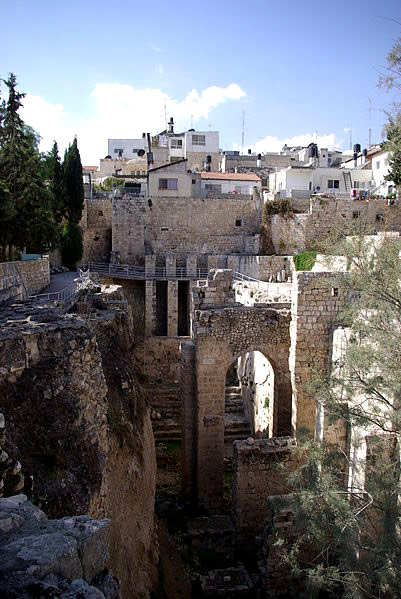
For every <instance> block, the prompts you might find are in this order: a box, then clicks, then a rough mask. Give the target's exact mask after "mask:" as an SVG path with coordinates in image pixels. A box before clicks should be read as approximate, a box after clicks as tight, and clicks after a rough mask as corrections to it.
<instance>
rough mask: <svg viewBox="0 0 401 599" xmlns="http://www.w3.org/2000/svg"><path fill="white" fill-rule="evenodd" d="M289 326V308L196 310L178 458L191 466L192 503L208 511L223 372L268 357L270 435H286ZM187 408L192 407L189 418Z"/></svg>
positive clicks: (219, 454) (218, 482) (216, 500)
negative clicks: (255, 354)
mask: <svg viewBox="0 0 401 599" xmlns="http://www.w3.org/2000/svg"><path fill="white" fill-rule="evenodd" d="M289 324H290V314H289V311H285V310H275V309H272V308H268V307H258V308H249V307H244V306H241V307H234V308H224V309H222V310H218V311H217V310H216V311H199V312H197V313H196V319H195V321H194V326H193V331H194V334H193V340H192V345H193V369H194V377H193V392H192V401H191V400H190V398H189V397H188V396H185V394H183V398H184V401H186V402H187V405H185V403H184V404H183V413H184V421H185V422H186V424H184V430H183V448H184V460H185V455H186V456H187V459H191V460H192V464H193V468H194V470H195V476H194V481H195V482H194V484H195V494H196V498H197V501H198V503H199V504H201V505H204V506H205V507H206V508H208V509H210V510H216V509H217V510H218V508H219V506H220V503H221V497H222V488H223V484H222V483H223V462H224V415H225V378H226V372H227V370H228V368H229V367H230V365H231V364H232V363H233V362H234V361H235V360H238V358H239V357H240V356H242V355H245V354H247V353H250V352H252V351H259V352H261V353H262V354H263V355H264V356H265V357H266V358H267V359H268V360H269V362H270V363H271V365H272V368H273V370H274V401H273V422H272V428H271V433H272V434H273V436H280V435H287V434H291V433H292V431H291V395H292V394H291V381H290V372H289V348H290V334H289ZM189 406H191V408H190V407H189ZM188 409H191V410H192V415H191V417H189V414H188ZM185 410H187V411H186V412H185ZM187 441H188V442H189V445H190V446H191V448H192V451H193V452H194V453H193V456H192V457H189V456H188V452H187V448H188V447H189V445H187ZM187 465H188V462H187ZM184 466H185V464H184ZM186 480H188V476H187V477H186Z"/></svg>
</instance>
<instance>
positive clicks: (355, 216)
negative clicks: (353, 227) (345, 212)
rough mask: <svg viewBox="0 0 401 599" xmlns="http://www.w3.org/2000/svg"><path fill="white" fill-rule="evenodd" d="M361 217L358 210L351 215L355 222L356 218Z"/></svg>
mask: <svg viewBox="0 0 401 599" xmlns="http://www.w3.org/2000/svg"><path fill="white" fill-rule="evenodd" d="M360 215H361V213H360V212H359V210H354V212H353V213H352V218H353V219H354V220H356V219H357V218H359V217H360Z"/></svg>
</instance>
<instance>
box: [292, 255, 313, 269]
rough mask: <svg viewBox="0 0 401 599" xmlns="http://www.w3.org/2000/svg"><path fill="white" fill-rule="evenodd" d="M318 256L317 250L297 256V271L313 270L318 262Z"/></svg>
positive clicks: (295, 260) (295, 262) (295, 257)
mask: <svg viewBox="0 0 401 599" xmlns="http://www.w3.org/2000/svg"><path fill="white" fill-rule="evenodd" d="M316 256H317V251H316V250H310V251H309V252H301V253H300V254H295V256H294V264H295V270H312V268H313V265H314V264H315V262H316Z"/></svg>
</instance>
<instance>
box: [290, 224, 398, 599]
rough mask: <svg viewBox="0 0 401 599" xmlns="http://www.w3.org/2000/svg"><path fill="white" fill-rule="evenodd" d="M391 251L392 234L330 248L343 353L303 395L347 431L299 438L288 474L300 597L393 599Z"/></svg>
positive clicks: (394, 314)
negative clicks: (343, 264)
mask: <svg viewBox="0 0 401 599" xmlns="http://www.w3.org/2000/svg"><path fill="white" fill-rule="evenodd" d="M400 252H401V241H400V239H397V238H384V239H380V238H379V239H378V238H376V237H374V236H373V237H367V236H365V235H363V234H360V235H358V236H354V237H348V238H345V239H343V240H342V241H341V242H340V244H339V246H338V247H337V251H336V253H337V254H338V255H342V256H345V257H346V259H347V263H348V265H349V268H348V272H346V273H343V274H338V273H337V274H336V280H337V282H340V284H341V286H342V287H343V288H345V289H346V290H348V292H349V294H350V297H352V299H353V301H352V302H350V303H349V304H348V305H347V306H346V307H345V308H344V310H343V311H342V312H341V314H340V315H339V318H338V324H339V325H341V327H344V328H343V329H341V330H342V331H343V337H342V342H343V351H342V352H341V353H340V354H339V355H338V356H337V358H336V359H335V361H334V362H333V363H332V367H331V369H330V371H329V372H327V373H326V372H317V373H316V375H315V378H314V381H313V384H312V386H311V389H310V391H311V394H312V397H315V399H316V401H317V402H319V404H320V405H321V406H322V407H323V409H324V413H325V418H326V424H332V423H334V422H336V423H337V424H338V423H342V425H343V426H344V428H345V429H346V430H348V447H342V448H341V447H338V446H336V445H330V444H329V443H325V442H319V441H308V442H307V445H306V446H305V445H302V444H301V451H302V452H303V454H304V457H305V456H306V457H305V459H304V461H303V463H302V465H301V467H300V468H298V469H297V470H296V472H294V473H293V474H292V475H291V476H290V483H291V485H292V487H293V488H294V495H293V500H294V510H295V514H296V520H297V522H298V525H299V529H300V531H301V534H300V537H299V539H298V542H297V544H296V546H295V547H293V548H292V550H291V551H290V552H288V553H287V559H288V560H289V562H290V563H292V565H293V566H294V571H296V572H297V573H298V574H299V575H302V576H304V579H305V587H306V591H305V595H304V596H305V597H313V596H320V593H322V592H323V591H324V593H325V595H324V596H326V597H353V598H361V599H362V598H363V597H399V596H401V538H400V530H399V526H400V523H401V519H400V516H401V514H400V505H399V500H398V498H399V497H400V496H401V484H400V477H399V474H400V468H399V463H400V454H399V442H400V440H401V403H400V400H401V368H400V364H401V260H400ZM337 284H338V283H337ZM328 285H329V283H328ZM358 452H359V455H360V458H357V456H358ZM305 547H308V552H307V553H308V557H307V558H306V559H304V557H303V556H304V555H305V552H304V548H305Z"/></svg>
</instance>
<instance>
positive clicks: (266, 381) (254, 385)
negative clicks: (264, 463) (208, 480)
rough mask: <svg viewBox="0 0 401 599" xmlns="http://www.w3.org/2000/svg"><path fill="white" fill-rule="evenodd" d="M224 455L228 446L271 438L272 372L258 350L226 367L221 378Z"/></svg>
mask: <svg viewBox="0 0 401 599" xmlns="http://www.w3.org/2000/svg"><path fill="white" fill-rule="evenodd" d="M224 403H225V413H224V444H225V455H226V456H230V455H231V454H232V442H233V441H235V440H241V439H246V438H247V437H249V436H252V437H255V438H261V437H268V436H272V434H273V413H274V370H273V367H272V365H271V363H270V361H269V360H268V358H267V357H266V356H265V355H264V354H263V353H262V352H260V351H259V350H251V351H247V352H244V353H243V354H241V355H240V356H239V357H238V358H236V359H235V360H234V361H233V362H232V364H231V365H230V366H229V368H228V370H227V372H226V378H225V402H224Z"/></svg>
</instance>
